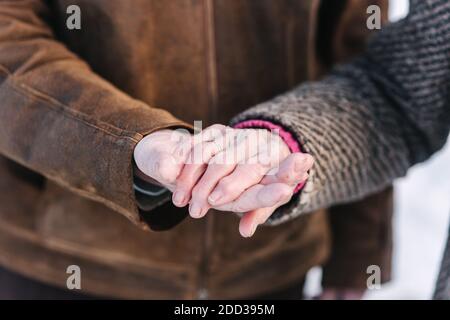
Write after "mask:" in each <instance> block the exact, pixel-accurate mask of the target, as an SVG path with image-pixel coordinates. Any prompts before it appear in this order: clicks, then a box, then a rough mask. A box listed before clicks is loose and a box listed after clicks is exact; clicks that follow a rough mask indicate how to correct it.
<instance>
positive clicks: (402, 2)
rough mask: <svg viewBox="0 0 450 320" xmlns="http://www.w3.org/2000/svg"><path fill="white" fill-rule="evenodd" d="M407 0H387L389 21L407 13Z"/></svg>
mask: <svg viewBox="0 0 450 320" xmlns="http://www.w3.org/2000/svg"><path fill="white" fill-rule="evenodd" d="M408 11H409V0H391V1H389V21H391V22H395V21H398V20H400V19H402V18H404V17H406V15H407V14H408Z"/></svg>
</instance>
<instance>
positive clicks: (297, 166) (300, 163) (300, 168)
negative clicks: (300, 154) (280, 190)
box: [294, 158, 306, 172]
mask: <svg viewBox="0 0 450 320" xmlns="http://www.w3.org/2000/svg"><path fill="white" fill-rule="evenodd" d="M305 161H306V159H305V158H303V159H302V161H296V162H295V166H294V170H295V172H300V171H303V170H304V167H305V165H304V163H305Z"/></svg>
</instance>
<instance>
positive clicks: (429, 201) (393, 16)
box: [305, 0, 450, 299]
mask: <svg viewBox="0 0 450 320" xmlns="http://www.w3.org/2000/svg"><path fill="white" fill-rule="evenodd" d="M408 3H409V2H408V0H391V1H390V10H389V11H390V12H389V16H390V20H391V21H397V20H399V19H401V18H403V17H404V16H405V15H406V14H407V12H408V9H409V6H408ZM395 187H396V194H395V202H396V210H395V218H394V261H393V280H392V281H391V282H390V283H388V284H386V285H383V286H382V288H381V289H379V290H372V291H369V292H368V293H367V294H366V296H365V298H366V299H430V298H431V296H432V293H433V290H434V285H435V281H436V277H437V273H438V270H439V265H440V260H441V257H442V251H443V250H444V244H445V241H446V236H447V231H448V225H449V217H450V139H449V142H448V143H447V146H446V147H445V148H444V150H442V151H441V152H439V153H438V154H436V155H435V156H433V157H432V158H431V159H430V160H429V161H427V162H426V163H423V164H420V165H417V166H415V167H414V168H412V169H411V170H410V171H409V172H408V175H407V176H406V177H405V178H402V179H399V180H398V181H397V182H396V183H395ZM319 281H320V270H318V269H315V270H312V271H311V273H310V274H309V275H308V282H307V286H306V289H305V290H306V293H307V295H310V294H315V293H317V292H318V291H319V290H320V289H319Z"/></svg>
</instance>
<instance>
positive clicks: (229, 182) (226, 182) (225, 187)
mask: <svg viewBox="0 0 450 320" xmlns="http://www.w3.org/2000/svg"><path fill="white" fill-rule="evenodd" d="M218 187H219V189H220V190H222V191H223V192H224V193H225V194H229V193H232V192H233V190H234V189H235V188H234V181H233V179H231V178H228V177H225V178H223V179H222V180H221V181H220V182H219V185H218Z"/></svg>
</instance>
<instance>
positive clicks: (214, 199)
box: [208, 191, 222, 204]
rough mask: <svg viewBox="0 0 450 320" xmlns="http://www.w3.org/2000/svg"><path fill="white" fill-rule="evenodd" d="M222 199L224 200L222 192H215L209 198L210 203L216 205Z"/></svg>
mask: <svg viewBox="0 0 450 320" xmlns="http://www.w3.org/2000/svg"><path fill="white" fill-rule="evenodd" d="M220 198H222V192H220V191H214V192H213V193H211V194H210V195H209V197H208V201H209V203H211V204H215V203H217V201H219V200H220Z"/></svg>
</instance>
